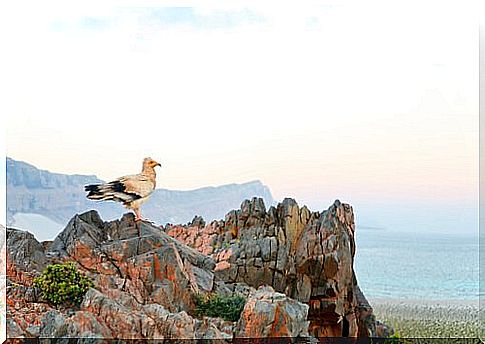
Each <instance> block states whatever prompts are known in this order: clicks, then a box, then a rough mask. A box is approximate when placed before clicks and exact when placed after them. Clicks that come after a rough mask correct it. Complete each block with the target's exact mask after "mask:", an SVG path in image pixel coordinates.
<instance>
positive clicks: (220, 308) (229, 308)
mask: <svg viewBox="0 0 485 344" xmlns="http://www.w3.org/2000/svg"><path fill="white" fill-rule="evenodd" d="M245 304H246V299H244V297H242V296H237V295H236V296H220V295H218V294H212V295H209V296H205V297H204V296H201V295H196V296H195V314H196V315H197V316H204V315H205V316H208V317H220V318H222V319H224V320H228V321H238V320H239V317H240V316H241V312H242V311H243V309H244V305H245Z"/></svg>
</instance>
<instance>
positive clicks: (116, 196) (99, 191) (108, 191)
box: [84, 182, 132, 202]
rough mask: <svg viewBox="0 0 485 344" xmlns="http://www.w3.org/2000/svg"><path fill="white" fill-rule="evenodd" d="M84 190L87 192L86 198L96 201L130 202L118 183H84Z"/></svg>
mask: <svg viewBox="0 0 485 344" xmlns="http://www.w3.org/2000/svg"><path fill="white" fill-rule="evenodd" d="M84 190H85V191H86V192H88V194H87V195H86V197H87V198H89V199H92V200H98V201H117V202H130V201H132V200H131V199H129V197H128V195H127V194H125V193H123V190H122V188H121V186H120V185H119V183H114V182H111V183H107V184H91V185H86V186H85V187H84Z"/></svg>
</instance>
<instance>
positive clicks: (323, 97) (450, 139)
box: [0, 1, 478, 233]
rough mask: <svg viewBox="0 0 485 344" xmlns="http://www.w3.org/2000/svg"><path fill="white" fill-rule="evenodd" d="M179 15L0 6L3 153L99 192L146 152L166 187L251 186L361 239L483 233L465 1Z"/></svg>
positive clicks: (253, 7)
mask: <svg viewBox="0 0 485 344" xmlns="http://www.w3.org/2000/svg"><path fill="white" fill-rule="evenodd" d="M182 4H185V3H182ZM207 4H209V3H207ZM177 6H179V7H174V5H173V4H172V5H170V6H166V5H163V3H162V4H160V3H155V2H129V1H128V2H126V1H125V2H121V3H118V4H117V5H115V4H114V3H110V2H106V3H103V5H99V4H96V5H93V3H90V2H87V3H83V4H82V5H81V4H80V3H79V5H73V4H69V5H66V4H64V3H63V2H57V1H55V2H52V1H45V2H44V1H43V2H41V3H38V4H30V7H29V11H26V10H25V7H22V6H21V5H18V6H17V7H12V8H11V9H9V11H2V14H0V17H1V18H0V19H1V20H0V22H1V23H0V29H1V31H2V32H3V34H2V37H1V38H2V41H3V43H4V46H5V47H8V51H9V52H10V53H11V54H7V55H6V56H3V57H2V60H3V63H2V67H1V70H0V71H1V73H2V75H4V77H5V78H4V82H3V84H4V90H3V94H4V95H5V98H4V100H5V102H4V104H3V105H2V107H4V112H5V113H6V114H7V117H8V118H7V121H6V140H5V142H6V154H7V155H8V156H10V157H12V158H14V159H18V160H23V161H26V162H29V163H31V164H33V165H35V166H37V167H38V168H41V169H47V170H50V171H52V172H58V173H68V174H74V173H77V174H95V175H97V176H98V177H100V178H102V179H104V180H110V179H113V178H116V177H119V176H121V175H125V174H131V173H134V172H136V171H138V170H139V169H140V165H141V160H142V159H143V158H144V157H145V156H151V157H152V158H154V159H156V160H158V161H160V162H161V164H162V169H161V170H160V171H159V174H158V187H162V188H168V189H179V190H189V189H193V188H198V187H203V186H209V185H222V184H228V183H242V182H247V181H251V180H255V179H257V180H261V181H262V182H263V183H264V184H266V185H267V186H269V188H270V189H271V191H272V193H273V196H274V198H275V199H277V200H282V199H283V198H284V197H293V198H295V199H296V200H297V201H298V202H299V203H300V204H307V205H309V207H310V208H311V209H313V210H323V209H326V208H327V207H328V206H329V205H330V204H331V203H332V202H333V200H335V199H340V200H341V201H344V202H347V203H350V204H351V205H352V206H353V207H354V211H355V213H356V222H357V225H358V226H359V225H362V226H363V227H365V226H368V227H379V228H386V229H391V230H412V231H421V230H428V231H437V232H439V231H445V232H469V233H472V232H475V233H476V232H477V230H478V227H477V226H478V18H477V17H476V16H477V14H476V10H475V9H474V8H473V7H472V6H471V5H468V3H460V4H458V2H456V3H454V4H453V5H449V4H447V3H439V2H422V1H421V2H412V1H411V2H406V3H402V2H401V3H397V2H396V3H394V2H393V3H390V2H363V3H357V2H354V3H350V2H312V3H310V4H309V5H307V6H305V7H296V6H274V5H265V6H262V5H260V4H258V3H256V2H246V4H239V5H238V4H235V5H227V4H225V5H223V4H220V3H219V4H217V3H210V5H204V6H202V7H193V6H192V7H191V6H190V5H187V6H185V5H180V4H179V5H177ZM6 32H8V34H5V33H6Z"/></svg>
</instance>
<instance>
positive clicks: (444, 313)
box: [368, 298, 480, 338]
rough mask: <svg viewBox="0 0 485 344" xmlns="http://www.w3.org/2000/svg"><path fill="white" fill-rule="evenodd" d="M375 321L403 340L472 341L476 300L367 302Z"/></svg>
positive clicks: (475, 329) (476, 322)
mask: <svg viewBox="0 0 485 344" xmlns="http://www.w3.org/2000/svg"><path fill="white" fill-rule="evenodd" d="M368 301H369V303H370V305H371V306H372V308H373V313H374V315H375V317H376V319H377V320H379V321H381V322H383V323H385V324H387V325H390V326H392V327H393V328H394V330H395V331H396V332H397V333H398V334H399V335H400V336H401V337H405V338H413V337H427V338H432V337H435V338H438V337H439V338H463V337H467V338H476V337H478V335H479V333H480V319H479V300H478V299H477V300H417V299H414V300H408V299H388V298H369V299H368Z"/></svg>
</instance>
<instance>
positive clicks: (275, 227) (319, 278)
mask: <svg viewBox="0 0 485 344" xmlns="http://www.w3.org/2000/svg"><path fill="white" fill-rule="evenodd" d="M165 230H166V232H167V234H169V235H171V236H173V237H175V238H177V239H178V240H180V241H183V242H185V243H186V244H187V245H189V246H191V247H194V248H195V249H197V250H198V251H200V252H204V253H209V254H210V256H211V257H213V258H214V260H215V261H216V268H215V271H214V272H215V275H216V277H218V278H220V279H221V280H223V281H225V282H226V283H235V282H243V283H247V284H248V285H250V286H252V287H255V288H257V287H259V286H262V285H270V286H272V287H273V288H274V289H275V290H276V291H278V292H282V293H284V294H286V295H288V296H289V297H291V298H294V299H296V300H298V301H300V302H304V303H306V304H308V305H309V307H310V309H309V313H308V319H309V320H310V333H311V334H313V335H318V336H324V335H329V336H341V335H342V334H343V333H349V332H355V331H353V329H360V332H359V333H357V332H355V333H354V334H355V336H357V335H359V336H362V335H366V333H367V332H368V330H367V326H368V325H366V324H364V318H365V317H367V315H362V317H360V316H354V317H352V316H350V315H351V314H354V313H355V312H356V307H357V303H358V302H357V299H356V292H355V290H356V288H358V287H357V281H356V278H355V274H354V271H353V259H354V255H355V240H354V231H355V225H354V215H353V211H352V207H350V206H349V205H347V204H342V203H341V202H340V201H338V200H337V201H335V202H334V204H332V205H331V206H330V208H329V209H328V210H325V211H323V212H321V213H320V212H311V211H310V210H308V208H307V207H305V206H304V207H302V208H300V207H299V206H298V204H297V203H296V202H295V201H294V200H293V199H290V198H286V199H285V200H284V201H283V202H282V203H280V204H278V205H277V206H276V207H270V208H269V209H268V210H266V207H265V205H264V202H263V200H262V199H260V198H253V199H252V200H251V201H249V200H247V201H244V202H243V203H242V204H241V208H240V209H239V210H233V211H231V212H229V213H228V214H227V215H226V218H225V221H223V222H213V223H211V224H210V225H209V226H206V227H204V228H200V227H195V226H190V227H183V226H167V228H166V229H165ZM193 238H197V240H195V239H193ZM214 243H216V244H214ZM360 297H361V298H364V297H363V295H360ZM364 299H365V298H364ZM359 314H360V313H359ZM362 314H364V313H362ZM343 317H347V318H349V319H350V321H347V322H343V321H342V318H343ZM366 321H367V320H366ZM344 327H345V328H344ZM351 328H352V329H351Z"/></svg>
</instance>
